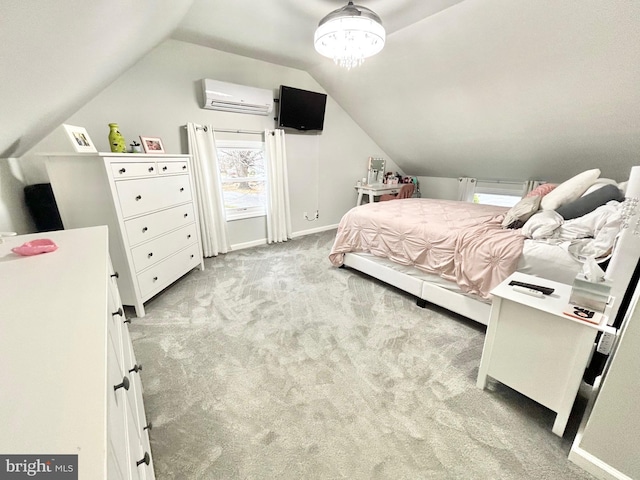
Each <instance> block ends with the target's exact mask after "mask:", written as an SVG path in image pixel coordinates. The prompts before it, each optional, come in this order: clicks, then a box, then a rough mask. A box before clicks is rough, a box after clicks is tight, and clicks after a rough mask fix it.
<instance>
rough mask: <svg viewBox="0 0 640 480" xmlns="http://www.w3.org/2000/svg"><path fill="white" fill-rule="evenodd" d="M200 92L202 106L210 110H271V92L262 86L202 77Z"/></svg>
mask: <svg viewBox="0 0 640 480" xmlns="http://www.w3.org/2000/svg"><path fill="white" fill-rule="evenodd" d="M202 94H203V99H204V104H203V106H202V108H207V109H210V110H222V111H224V112H236V113H248V114H252V115H269V114H270V113H271V112H272V111H273V93H272V92H271V91H270V90H266V89H264V88H255V87H247V86H245V85H236V84H235V83H227V82H220V81H218V80H209V79H204V80H202Z"/></svg>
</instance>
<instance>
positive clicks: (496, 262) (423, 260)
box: [329, 198, 525, 299]
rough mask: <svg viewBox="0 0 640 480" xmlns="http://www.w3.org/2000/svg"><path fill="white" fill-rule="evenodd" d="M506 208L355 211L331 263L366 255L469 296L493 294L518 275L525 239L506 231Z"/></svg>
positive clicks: (416, 204) (435, 205) (404, 205)
mask: <svg viewBox="0 0 640 480" xmlns="http://www.w3.org/2000/svg"><path fill="white" fill-rule="evenodd" d="M507 210H508V208H505V207H496V206H492V205H477V204H474V203H469V202H456V201H451V200H429V199H421V198H411V199H405V200H402V201H396V202H379V203H370V204H367V205H362V206H360V207H357V208H353V209H352V210H350V211H349V212H348V213H347V214H346V215H345V216H344V217H343V219H342V221H341V222H340V226H339V227H338V232H337V235H336V239H335V243H334V245H333V249H332V250H331V254H330V255H329V259H330V260H331V263H332V264H333V265H336V266H340V265H342V263H343V261H344V254H345V253H347V252H367V253H371V254H373V255H375V256H377V257H383V258H387V259H389V260H391V261H393V262H396V263H398V264H401V265H405V266H411V267H414V268H416V269H418V270H420V271H422V272H424V273H428V274H435V275H438V276H440V277H441V278H442V279H444V280H447V281H450V282H455V283H456V284H457V285H458V286H459V287H460V289H461V290H462V291H464V292H465V293H470V294H475V295H478V296H479V297H481V298H484V299H489V298H490V294H489V292H490V291H491V289H493V288H494V287H495V286H496V285H498V284H499V283H500V282H501V281H502V280H504V279H505V278H507V277H508V276H509V275H510V274H511V273H513V272H514V271H515V270H516V267H517V265H518V260H519V258H520V255H521V253H522V247H523V244H524V239H525V237H524V236H523V235H522V234H521V232H520V230H511V229H503V228H502V226H501V224H502V220H503V219H504V214H505V212H506V211H507Z"/></svg>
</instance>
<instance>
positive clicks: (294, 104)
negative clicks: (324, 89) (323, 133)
mask: <svg viewBox="0 0 640 480" xmlns="http://www.w3.org/2000/svg"><path fill="white" fill-rule="evenodd" d="M326 104H327V96H326V95H325V94H324V93H317V92H310V91H308V90H301V89H299V88H293V87H287V86H285V85H280V102H279V114H278V126H279V127H283V128H295V129H296V130H322V128H323V126H324V109H325V106H326Z"/></svg>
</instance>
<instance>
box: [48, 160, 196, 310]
mask: <svg viewBox="0 0 640 480" xmlns="http://www.w3.org/2000/svg"><path fill="white" fill-rule="evenodd" d="M46 166H47V172H48V174H49V179H50V181H51V186H52V188H53V192H54V195H55V198H56V203H57V205H58V209H59V210H60V217H61V218H62V223H63V225H64V227H65V228H78V227H88V226H95V225H107V226H108V227H109V249H110V252H111V259H112V261H113V265H114V268H115V269H116V271H117V272H118V286H119V288H120V295H121V297H122V303H123V304H124V305H132V306H134V307H135V309H136V314H137V316H138V317H143V316H144V314H145V312H144V305H143V303H144V302H146V301H147V300H149V299H150V298H151V297H153V296H154V295H156V294H157V293H159V292H160V291H162V290H163V289H165V288H166V287H167V286H169V285H170V284H171V283H173V282H175V281H176V280H177V279H178V278H180V277H181V276H183V275H184V274H186V273H187V272H189V271H190V270H192V269H193V268H194V267H197V266H199V267H200V268H201V269H204V263H203V259H202V247H201V243H200V232H199V226H198V222H197V209H196V205H195V202H194V200H193V198H194V195H195V188H194V183H193V178H192V175H191V161H190V157H189V156H188V155H143V154H126V153H125V154H117V153H97V154H65V155H46Z"/></svg>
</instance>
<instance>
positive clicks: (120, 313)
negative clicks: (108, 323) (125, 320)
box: [111, 307, 124, 317]
mask: <svg viewBox="0 0 640 480" xmlns="http://www.w3.org/2000/svg"><path fill="white" fill-rule="evenodd" d="M123 314H124V312H123V311H122V307H120V308H118V311H117V312H113V313H112V314H111V316H112V317H113V316H115V315H120V316H122V315H123Z"/></svg>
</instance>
